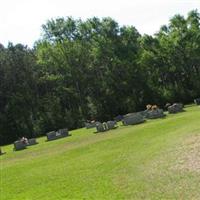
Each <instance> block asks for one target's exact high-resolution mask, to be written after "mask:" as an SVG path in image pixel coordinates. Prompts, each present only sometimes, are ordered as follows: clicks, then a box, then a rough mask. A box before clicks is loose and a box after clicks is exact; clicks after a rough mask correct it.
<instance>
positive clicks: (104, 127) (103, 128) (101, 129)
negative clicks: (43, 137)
mask: <svg viewBox="0 0 200 200" xmlns="http://www.w3.org/2000/svg"><path fill="white" fill-rule="evenodd" d="M96 129H97V132H104V131H107V130H109V128H108V125H107V123H106V122H104V123H98V124H97V125H96Z"/></svg>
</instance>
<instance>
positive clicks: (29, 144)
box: [27, 138, 38, 146]
mask: <svg viewBox="0 0 200 200" xmlns="http://www.w3.org/2000/svg"><path fill="white" fill-rule="evenodd" d="M36 144H38V143H37V141H36V138H31V139H28V145H27V146H31V145H36Z"/></svg>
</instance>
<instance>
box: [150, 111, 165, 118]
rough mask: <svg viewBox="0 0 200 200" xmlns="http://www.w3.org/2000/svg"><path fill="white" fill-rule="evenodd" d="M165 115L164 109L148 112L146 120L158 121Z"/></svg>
mask: <svg viewBox="0 0 200 200" xmlns="http://www.w3.org/2000/svg"><path fill="white" fill-rule="evenodd" d="M164 116H165V114H164V112H163V110H162V109H155V110H148V111H147V112H146V118H148V119H157V118H162V117H164Z"/></svg>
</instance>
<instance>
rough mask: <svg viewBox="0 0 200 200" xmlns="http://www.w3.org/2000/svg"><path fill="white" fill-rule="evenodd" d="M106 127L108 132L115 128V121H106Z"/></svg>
mask: <svg viewBox="0 0 200 200" xmlns="http://www.w3.org/2000/svg"><path fill="white" fill-rule="evenodd" d="M107 126H108V129H109V130H110V129H114V128H117V122H116V121H107Z"/></svg>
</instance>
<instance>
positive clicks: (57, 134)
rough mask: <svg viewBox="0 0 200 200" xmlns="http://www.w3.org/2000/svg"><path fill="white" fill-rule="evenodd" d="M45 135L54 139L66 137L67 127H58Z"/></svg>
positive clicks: (49, 138)
mask: <svg viewBox="0 0 200 200" xmlns="http://www.w3.org/2000/svg"><path fill="white" fill-rule="evenodd" d="M46 135H47V140H48V141H51V140H56V139H59V138H63V137H67V136H69V133H68V129H60V130H58V131H51V132H49V133H47V134H46Z"/></svg>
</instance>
